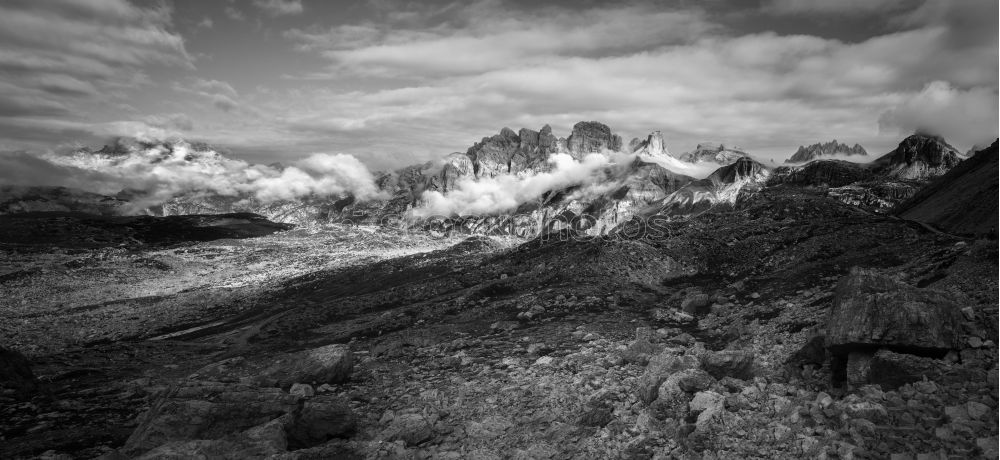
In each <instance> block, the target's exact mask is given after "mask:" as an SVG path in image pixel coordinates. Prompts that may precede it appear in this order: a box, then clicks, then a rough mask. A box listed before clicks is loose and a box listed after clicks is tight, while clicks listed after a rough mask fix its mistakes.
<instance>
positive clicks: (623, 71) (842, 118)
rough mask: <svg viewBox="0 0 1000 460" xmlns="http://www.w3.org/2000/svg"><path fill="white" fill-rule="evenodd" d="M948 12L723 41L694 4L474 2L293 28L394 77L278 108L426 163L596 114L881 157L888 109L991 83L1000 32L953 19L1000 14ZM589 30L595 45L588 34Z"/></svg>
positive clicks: (323, 51)
mask: <svg viewBox="0 0 1000 460" xmlns="http://www.w3.org/2000/svg"><path fill="white" fill-rule="evenodd" d="M824 3H837V2H824ZM877 3H880V2H877ZM947 3H948V4H945V3H939V5H943V6H941V8H943V11H938V10H934V12H933V14H932V13H931V12H929V11H928V12H925V13H921V18H922V19H920V20H919V21H918V20H916V19H909V20H907V21H908V22H906V23H905V24H904V23H903V22H900V23H897V24H896V27H895V29H897V30H896V31H891V32H887V33H883V34H881V35H875V36H872V37H870V38H868V39H863V40H858V41H842V40H838V39H835V38H827V37H820V36H811V35H781V34H778V33H775V32H758V33H745V34H732V33H719V32H720V31H719V29H720V26H718V25H717V24H713V23H712V22H711V18H710V16H709V15H707V14H705V13H703V12H700V11H699V10H696V9H689V10H670V9H667V8H658V9H657V8H652V7H651V6H650V5H651V4H626V5H624V6H616V7H596V8H595V7H589V8H588V7H581V8H576V9H572V10H569V9H563V10H560V9H553V10H547V11H545V13H546V14H539V12H538V11H533V12H526V11H523V10H518V9H517V8H513V7H510V5H504V6H507V7H508V8H506V9H504V8H496V6H497V3H495V2H478V3H474V4H472V6H468V7H465V6H455V7H453V8H452V9H451V10H448V11H447V12H446V13H440V12H437V11H435V12H432V14H430V16H431V17H430V19H428V17H427V14H425V13H423V12H420V11H418V12H417V13H415V14H410V15H408V16H405V18H404V19H397V20H396V22H393V19H391V18H387V19H385V20H384V21H383V22H372V23H361V24H355V25H352V26H341V27H334V28H332V29H327V30H317V29H306V30H293V31H290V32H288V33H287V34H286V38H289V39H291V40H293V42H294V43H295V44H296V45H297V46H298V48H299V50H300V51H302V52H308V53H319V54H320V55H321V56H323V57H325V58H326V59H328V60H329V61H330V66H329V68H328V69H327V70H328V73H327V74H326V76H327V77H329V78H366V77H371V76H375V77H379V78H384V79H387V80H385V81H387V82H389V83H388V84H386V85H375V86H374V87H368V88H363V89H360V90H351V91H343V92H338V91H336V90H332V89H323V88H321V89H320V90H318V91H313V92H310V93H309V94H308V98H309V99H310V101H309V102H308V103H303V102H302V101H301V100H300V99H297V98H295V97H292V98H290V99H289V100H288V102H287V104H288V106H293V105H294V107H295V110H294V111H292V110H283V109H280V108H278V109H276V110H275V111H277V112H284V113H287V115H286V116H284V117H282V118H281V121H282V123H284V124H285V125H286V126H288V127H289V129H290V131H291V132H296V133H309V135H314V136H323V135H326V136H330V137H331V138H338V139H345V140H346V139H355V140H363V142H361V143H363V144H364V145H365V146H366V147H368V146H370V145H371V144H370V142H375V143H377V144H378V147H379V148H380V149H384V150H387V151H398V152H408V153H410V154H411V155H414V156H416V157H417V158H415V159H420V160H423V159H431V158H434V157H436V156H440V155H441V154H442V153H443V152H448V151H454V150H459V149H462V148H464V147H466V146H467V144H468V143H470V142H471V140H472V139H477V138H479V137H481V136H482V135H483V133H489V132H495V130H496V129H497V127H498V126H503V125H510V124H512V122H511V120H513V121H514V123H513V124H514V125H515V126H528V127H532V126H541V125H543V124H546V123H548V124H551V125H552V127H553V128H554V130H555V131H556V132H557V133H558V132H561V133H563V134H562V135H565V134H566V133H568V131H569V129H570V127H571V126H572V125H573V123H575V122H577V121H580V120H586V119H596V120H601V121H603V122H605V123H607V124H609V125H611V126H612V127H613V128H615V129H616V130H617V131H622V132H623V134H624V135H626V137H631V136H643V135H645V134H646V133H648V132H650V131H653V130H656V129H661V130H662V131H663V132H664V134H665V135H666V136H667V138H668V143H669V144H670V146H671V149H672V150H676V151H683V150H687V149H690V148H692V147H693V146H694V145H695V144H697V143H699V142H704V141H714V142H724V143H736V144H740V145H744V146H746V147H747V148H748V149H749V150H750V151H751V152H753V153H758V154H760V155H761V156H762V157H764V158H765V159H766V158H768V157H770V158H774V159H778V160H784V158H786V157H787V155H788V151H789V149H793V148H794V146H797V145H799V144H800V143H803V142H809V143H811V142H816V141H822V140H829V139H831V138H837V139H843V140H845V141H847V142H851V143H855V142H860V143H863V144H865V145H867V146H870V147H871V148H873V150H874V151H878V150H880V149H882V148H884V147H887V146H890V145H893V144H895V143H896V142H898V138H895V137H891V136H890V135H889V133H888V132H886V131H884V130H882V131H880V130H879V129H878V118H879V114H880V113H882V112H884V111H885V110H886V109H888V108H890V107H893V106H894V105H896V104H898V103H899V101H900V99H901V98H902V97H904V95H905V92H906V91H907V90H908V89H909V88H915V87H916V88H919V87H922V86H923V85H925V84H926V83H927V82H928V81H934V80H941V81H949V82H952V83H953V84H954V85H957V86H959V87H962V88H968V87H977V86H985V87H990V86H995V85H996V84H997V76H996V63H997V55H996V45H995V43H994V42H995V35H996V34H995V33H994V34H993V35H992V36H991V35H989V34H985V33H982V34H980V35H981V36H982V37H981V41H982V42H983V43H985V44H984V45H975V46H971V45H963V44H960V43H958V42H957V41H956V40H955V34H956V30H958V29H961V28H962V27H963V26H962V25H961V24H962V22H961V21H958V20H957V19H955V20H951V19H948V18H952V17H961V18H969V17H971V16H974V15H970V14H966V13H961V14H959V13H957V12H955V11H956V10H970V9H971V10H976V9H977V8H978V9H979V10H982V9H984V8H985V9H987V10H988V9H989V8H992V7H989V6H986V7H983V6H981V5H980V6H976V5H972V6H969V5H967V3H974V2H947ZM957 3H962V4H963V5H954V6H949V4H957ZM924 4H925V5H926V3H924ZM491 5H492V6H491ZM876 6H878V7H879V8H891V7H892V3H891V2H885V4H882V3H880V4H879V5H876ZM476 8H478V9H476ZM872 8H875V6H872ZM498 10H499V11H498ZM469 11H475V12H477V13H478V14H477V15H474V14H471V13H470V12H469ZM483 11H485V13H483ZM883 11H884V10H883ZM980 13H981V16H982V17H986V18H992V17H995V15H993V16H990V15H988V14H982V12H980ZM914 14H916V13H914ZM434 15H439V16H440V15H444V16H445V17H446V19H442V18H436V16H434ZM956 15H957V16H956ZM414 16H416V18H414ZM913 17H914V18H915V17H916V16H913ZM435 18H436V19H435ZM477 18H478V19H477ZM980 22H982V21H980ZM965 24H968V21H965ZM511 25H516V27H514V26H511ZM992 27H993V28H995V25H993V26H992ZM584 36H586V37H600V39H595V40H587V39H578V38H580V37H584ZM456 55H458V56H462V57H463V59H455V56H456ZM322 77H323V75H320V74H311V75H309V78H322ZM393 79H397V80H398V81H402V82H404V83H399V84H393V83H392V82H394V81H397V80H393ZM303 99H304V98H303ZM333 108H335V109H333ZM385 133H392V134H393V135H390V136H386V135H385ZM411 136H415V137H411ZM416 139H419V141H417V142H415V140H416ZM345 142H346V141H345ZM414 146H417V147H416V148H414ZM425 146H426V148H425ZM342 147H343V148H347V149H350V147H349V146H342ZM411 161H413V160H411Z"/></svg>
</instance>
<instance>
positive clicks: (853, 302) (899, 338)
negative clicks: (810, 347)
mask: <svg viewBox="0 0 1000 460" xmlns="http://www.w3.org/2000/svg"><path fill="white" fill-rule="evenodd" d="M955 300H956V299H955V298H954V296H953V295H952V294H950V293H948V292H945V291H939V290H934V289H926V288H924V289H921V288H915V287H912V286H910V285H908V284H905V283H902V282H900V281H896V280H894V279H892V278H890V277H888V276H885V275H882V274H879V273H878V272H876V271H874V270H866V269H860V268H854V269H852V270H851V273H850V274H849V275H847V276H845V277H843V278H842V279H841V280H840V282H839V284H838V285H837V288H836V289H835V291H834V298H833V308H832V309H831V311H830V316H829V318H828V320H827V323H826V332H827V335H826V346H827V348H828V349H829V350H830V351H831V352H832V353H834V354H835V355H839V356H844V355H846V354H847V353H849V352H850V351H852V350H864V349H872V348H878V347H884V348H897V349H907V350H918V351H920V352H922V353H932V354H940V355H941V356H943V355H944V354H945V353H947V352H948V351H949V350H951V349H955V348H958V345H959V342H958V335H959V334H958V333H959V325H960V323H961V318H960V313H959V311H960V308H959V306H958V304H957V303H956V301H955Z"/></svg>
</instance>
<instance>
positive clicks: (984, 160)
mask: <svg viewBox="0 0 1000 460" xmlns="http://www.w3.org/2000/svg"><path fill="white" fill-rule="evenodd" d="M998 161H1000V160H998V156H997V143H996V142H993V145H991V146H989V147H988V148H985V149H983V150H980V151H978V152H976V153H975V155H973V156H972V157H971V158H969V159H967V160H965V161H962V162H961V163H959V164H958V165H957V166H955V167H954V168H953V169H951V170H950V171H948V173H947V174H945V175H943V176H941V177H939V178H938V179H936V180H935V181H933V182H931V183H930V184H928V185H927V187H925V188H924V189H922V190H920V191H919V192H918V193H917V194H916V195H915V196H914V197H913V198H911V199H910V200H908V201H906V202H905V203H903V204H901V205H900V206H899V207H898V208H897V209H896V210H895V213H896V214H897V215H898V216H900V217H902V218H904V219H912V220H916V221H920V222H923V223H926V224H929V225H933V226H935V227H937V228H939V229H941V230H944V231H946V232H950V233H955V234H959V235H968V236H979V237H991V238H994V239H995V238H996V237H997V221H998V220H1000V217H998V214H997V196H998V194H997V192H998V189H997V177H998V175H1000V169H998V167H997V164H998Z"/></svg>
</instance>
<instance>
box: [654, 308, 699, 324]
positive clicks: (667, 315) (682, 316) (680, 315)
mask: <svg viewBox="0 0 1000 460" xmlns="http://www.w3.org/2000/svg"><path fill="white" fill-rule="evenodd" d="M653 318H654V319H656V320H657V321H664V322H667V323H681V324H683V323H690V322H692V321H694V320H695V318H694V316H691V315H689V314H687V313H684V312H682V311H680V310H677V309H674V308H657V309H655V310H653Z"/></svg>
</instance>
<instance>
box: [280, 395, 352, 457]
mask: <svg viewBox="0 0 1000 460" xmlns="http://www.w3.org/2000/svg"><path fill="white" fill-rule="evenodd" d="M356 427H357V418H356V417H355V416H354V414H353V413H352V412H351V408H350V406H348V405H347V401H345V400H343V399H340V398H337V397H334V396H320V397H317V398H313V399H310V400H309V401H306V402H305V403H304V404H303V405H302V409H300V410H298V411H296V412H295V413H294V414H293V417H292V419H291V422H290V423H289V424H288V426H287V429H286V431H287V433H288V443H289V445H291V446H292V447H295V448H302V447H311V446H315V445H319V444H322V443H324V442H326V441H329V440H330V439H333V438H343V437H347V436H350V435H351V434H353V433H354V430H355V428H356Z"/></svg>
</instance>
